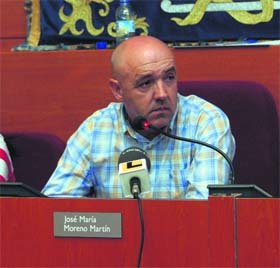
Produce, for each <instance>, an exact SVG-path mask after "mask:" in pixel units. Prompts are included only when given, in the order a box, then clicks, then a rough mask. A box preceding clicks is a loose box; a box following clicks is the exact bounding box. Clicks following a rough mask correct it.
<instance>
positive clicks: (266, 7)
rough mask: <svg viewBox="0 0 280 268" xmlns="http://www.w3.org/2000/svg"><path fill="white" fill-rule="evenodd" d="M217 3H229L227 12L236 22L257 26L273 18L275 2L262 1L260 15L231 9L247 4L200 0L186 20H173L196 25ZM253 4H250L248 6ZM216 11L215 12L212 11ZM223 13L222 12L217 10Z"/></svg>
mask: <svg viewBox="0 0 280 268" xmlns="http://www.w3.org/2000/svg"><path fill="white" fill-rule="evenodd" d="M211 3H215V4H216V5H219V4H225V3H228V4H229V5H228V8H226V9H225V10H223V11H225V12H227V13H228V14H230V15H231V16H232V17H233V18H234V19H235V20H237V21H238V22H240V23H243V24H257V23H260V22H268V21H270V20H271V19H272V17H273V6H274V5H273V0H260V4H261V8H262V10H261V12H259V13H250V12H248V11H246V8H245V9H244V10H242V9H241V8H240V9H239V10H235V8H233V9H231V7H234V5H236V6H240V4H242V6H244V4H246V3H241V2H234V1H232V0H198V1H196V2H195V3H194V4H193V7H192V9H191V11H190V13H189V14H188V16H186V17H185V18H184V19H181V18H176V17H173V18H171V20H173V21H175V22H176V23H177V24H178V25H180V26H187V25H194V24H197V23H199V22H200V21H201V19H202V18H203V16H204V14H205V12H206V11H207V8H208V6H209V4H211ZM250 4H251V3H250V2H248V3H247V5H250ZM212 11H214V10H212ZM217 11H221V10H217Z"/></svg>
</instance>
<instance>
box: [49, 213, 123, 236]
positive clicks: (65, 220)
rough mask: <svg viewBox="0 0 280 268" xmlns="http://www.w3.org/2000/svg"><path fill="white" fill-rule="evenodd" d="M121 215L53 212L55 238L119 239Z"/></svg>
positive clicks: (120, 234)
mask: <svg viewBox="0 0 280 268" xmlns="http://www.w3.org/2000/svg"><path fill="white" fill-rule="evenodd" d="M121 226H122V225H121V213H88V212H84V213H83V212H82V213H81V212H54V236H56V237H104V238H121V237H122V228H121Z"/></svg>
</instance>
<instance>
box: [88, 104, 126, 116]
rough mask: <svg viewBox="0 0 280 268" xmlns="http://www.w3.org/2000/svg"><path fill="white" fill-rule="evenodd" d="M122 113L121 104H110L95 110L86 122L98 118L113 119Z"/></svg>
mask: <svg viewBox="0 0 280 268" xmlns="http://www.w3.org/2000/svg"><path fill="white" fill-rule="evenodd" d="M121 112H122V104H121V103H119V102H111V103H109V104H108V106H106V107H104V108H101V109H99V110H96V111H95V112H93V113H92V114H91V115H90V116H89V117H88V120H96V119H99V118H103V119H106V118H108V119H109V118H112V119H115V118H116V117H118V116H119V114H120V113H121Z"/></svg>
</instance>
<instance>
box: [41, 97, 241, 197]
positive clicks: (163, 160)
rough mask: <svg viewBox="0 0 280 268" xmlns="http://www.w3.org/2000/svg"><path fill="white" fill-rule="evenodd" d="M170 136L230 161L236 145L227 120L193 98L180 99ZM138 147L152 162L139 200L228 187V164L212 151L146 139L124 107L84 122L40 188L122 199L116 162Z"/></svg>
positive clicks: (161, 138)
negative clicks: (215, 186) (148, 188)
mask: <svg viewBox="0 0 280 268" xmlns="http://www.w3.org/2000/svg"><path fill="white" fill-rule="evenodd" d="M170 130H171V133H172V134H175V135H178V136H182V137H188V138H192V139H197V140H201V141H204V142H207V143H210V144H213V145H215V146H216V147H218V148H220V149H221V150H223V151H224V152H225V153H226V154H227V155H228V156H229V157H230V158H231V159H232V158H233V156H234V152H235V142H234V138H233V136H232V134H231V130H230V126H229V122H228V119H227V117H226V115H225V114H224V113H223V112H222V111H221V110H220V109H218V108H217V107H215V106H214V105H212V104H210V103H208V102H206V101H204V100H202V99H201V98H199V97H196V96H193V95H192V96H188V97H183V96H181V95H178V105H177V111H176V113H175V115H174V117H173V119H172V122H171V124H170ZM131 146H137V147H139V148H141V149H143V150H145V151H146V152H147V154H148V157H149V158H150V160H151V170H150V178H149V179H150V182H151V191H150V192H149V193H146V194H145V195H143V196H142V197H143V198H152V199H189V198H191V199H205V198H207V197H208V189H207V185H208V184H216V183H219V184H224V183H228V177H229V173H230V169H229V166H228V164H227V162H226V161H225V160H224V159H223V157H222V156H221V155H219V154H218V153H216V152H215V151H213V150H211V149H209V148H208V147H204V146H201V145H197V144H192V143H188V142H183V141H177V140H173V139H170V138H167V137H165V136H163V135H159V136H157V137H155V138H154V139H153V140H151V141H150V140H147V139H146V138H144V137H143V136H141V135H140V134H138V133H137V132H135V131H134V130H133V129H132V128H131V126H130V125H129V123H128V122H127V121H126V119H125V116H124V113H123V105H122V104H120V103H111V104H110V105H109V106H108V107H106V108H105V109H102V110H99V111H97V112H95V113H94V114H93V115H91V116H90V117H89V118H87V120H85V121H84V122H83V123H82V124H81V126H80V127H79V129H78V130H77V131H76V132H75V133H74V134H73V135H72V137H71V138H70V139H69V141H68V143H67V148H66V150H65V152H64V154H63V155H62V157H61V159H60V161H59V163H58V166H57V169H56V170H55V172H54V173H53V175H52V176H51V178H50V180H49V182H48V183H47V184H46V186H45V187H44V189H43V193H44V194H46V195H48V196H53V197H82V196H86V195H88V193H89V190H90V188H94V192H95V196H96V197H98V198H123V197H124V195H123V191H122V184H121V180H120V178H119V176H118V165H117V163H118V158H119V156H120V154H121V152H122V151H123V150H125V149H126V148H128V147H131Z"/></svg>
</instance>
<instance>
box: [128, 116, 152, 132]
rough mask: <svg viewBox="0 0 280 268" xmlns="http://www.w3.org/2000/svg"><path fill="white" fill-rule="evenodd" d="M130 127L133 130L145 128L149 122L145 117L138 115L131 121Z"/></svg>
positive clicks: (148, 125)
mask: <svg viewBox="0 0 280 268" xmlns="http://www.w3.org/2000/svg"><path fill="white" fill-rule="evenodd" d="M132 127H133V128H134V129H135V130H146V129H148V128H149V127H150V123H149V122H148V121H147V119H146V118H145V117H144V116H142V115H138V116H136V117H135V118H134V120H133V121H132Z"/></svg>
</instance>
